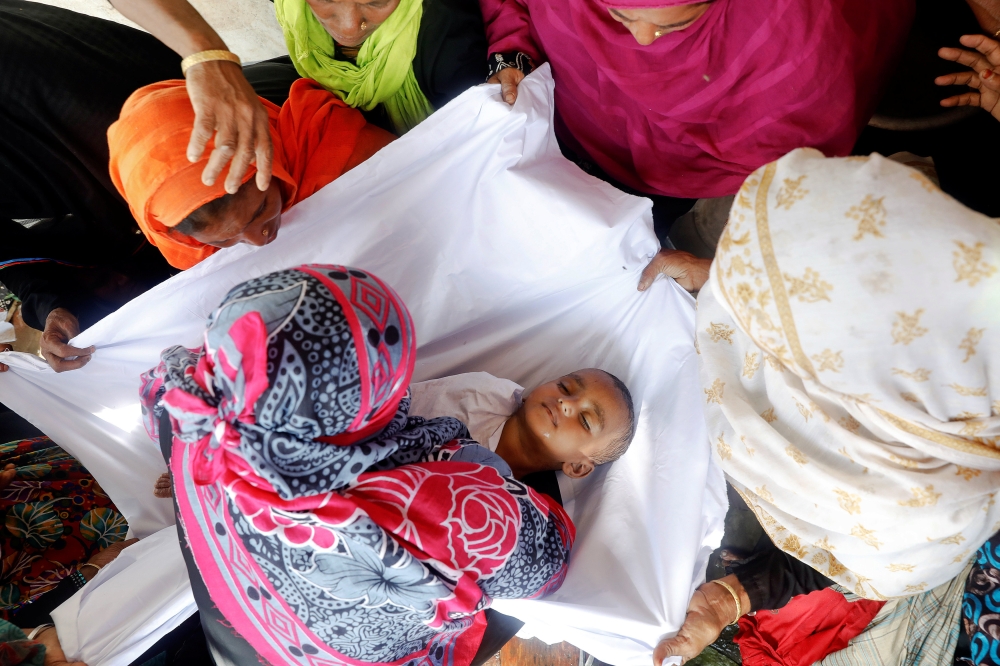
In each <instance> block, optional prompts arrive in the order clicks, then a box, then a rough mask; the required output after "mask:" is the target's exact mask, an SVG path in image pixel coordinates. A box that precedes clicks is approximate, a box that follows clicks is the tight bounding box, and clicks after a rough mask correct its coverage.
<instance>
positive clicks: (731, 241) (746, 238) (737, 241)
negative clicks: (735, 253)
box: [719, 229, 750, 275]
mask: <svg viewBox="0 0 1000 666" xmlns="http://www.w3.org/2000/svg"><path fill="white" fill-rule="evenodd" d="M749 242H750V232H749V231H747V232H746V233H744V234H743V235H742V236H740V237H739V238H734V237H733V234H732V231H731V230H729V229H727V230H726V233H724V234H722V238H721V239H719V249H720V250H721V251H722V253H724V254H728V253H729V251H730V250H732V249H733V246H734V245H746V244H747V243H749ZM736 259H739V257H736ZM741 275H742V273H741Z"/></svg>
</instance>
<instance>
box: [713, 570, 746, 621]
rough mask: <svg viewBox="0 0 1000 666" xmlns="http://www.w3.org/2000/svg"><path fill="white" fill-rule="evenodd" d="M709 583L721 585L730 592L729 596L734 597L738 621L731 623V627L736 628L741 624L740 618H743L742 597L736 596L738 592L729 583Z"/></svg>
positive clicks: (715, 581)
mask: <svg viewBox="0 0 1000 666" xmlns="http://www.w3.org/2000/svg"><path fill="white" fill-rule="evenodd" d="M708 582H709V583H715V584H716V585H721V586H722V587H724V588H726V589H727V590H729V594H731V595H733V601H735V602H736V619H735V620H733V621H732V622H730V623H729V626H730V627H732V626H735V625H737V624H739V623H740V618H741V617H743V604H741V603H740V595H738V594H736V590H734V589H733V586H732V585H730V584H729V583H727V582H725V581H722V580H718V579H716V580H710V581H708Z"/></svg>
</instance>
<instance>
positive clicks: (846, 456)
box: [837, 446, 857, 464]
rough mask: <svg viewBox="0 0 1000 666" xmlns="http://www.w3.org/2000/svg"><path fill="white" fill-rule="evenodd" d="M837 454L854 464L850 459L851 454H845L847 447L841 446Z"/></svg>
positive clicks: (852, 459)
mask: <svg viewBox="0 0 1000 666" xmlns="http://www.w3.org/2000/svg"><path fill="white" fill-rule="evenodd" d="M837 453H839V454H840V455H842V456H844V457H845V458H847V459H848V460H850V461H851V462H854V458H852V457H851V454H850V453H848V452H847V447H846V446H842V447H840V448H839V449H837ZM855 464H857V463H855Z"/></svg>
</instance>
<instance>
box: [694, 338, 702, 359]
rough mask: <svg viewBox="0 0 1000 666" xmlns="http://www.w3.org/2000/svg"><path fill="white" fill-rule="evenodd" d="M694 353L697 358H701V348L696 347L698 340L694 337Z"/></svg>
mask: <svg viewBox="0 0 1000 666" xmlns="http://www.w3.org/2000/svg"><path fill="white" fill-rule="evenodd" d="M694 353H695V354H697V355H698V356H701V347H699V346H698V338H697V337H695V339H694Z"/></svg>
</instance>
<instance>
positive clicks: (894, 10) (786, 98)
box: [480, 0, 913, 198]
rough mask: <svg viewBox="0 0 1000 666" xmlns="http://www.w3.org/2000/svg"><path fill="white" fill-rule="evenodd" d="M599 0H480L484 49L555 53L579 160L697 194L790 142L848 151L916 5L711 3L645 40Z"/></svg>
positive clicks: (632, 2)
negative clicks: (689, 20) (686, 21)
mask: <svg viewBox="0 0 1000 666" xmlns="http://www.w3.org/2000/svg"><path fill="white" fill-rule="evenodd" d="M603 1H604V0H480V4H481V6H482V9H483V16H484V18H485V19H486V25H487V28H486V31H487V38H488V40H489V43H490V52H491V53H493V52H506V51H523V52H525V53H527V54H528V55H530V56H531V57H532V58H533V59H534V60H535V62H536V63H539V64H540V63H542V62H545V61H548V62H550V63H551V65H552V71H553V75H554V77H555V82H556V92H555V99H556V131H557V133H558V134H559V136H560V138H561V139H562V140H563V141H565V142H566V143H567V145H568V146H569V147H570V148H572V149H573V150H575V151H577V152H578V153H579V154H580V156H581V157H587V158H589V159H591V160H592V161H593V162H594V163H596V164H597V165H599V166H600V167H601V168H603V169H604V170H605V171H606V172H607V173H608V174H610V175H611V176H612V177H614V178H616V179H618V180H619V181H621V182H622V183H624V184H626V185H629V186H631V187H633V188H635V189H638V190H641V191H643V192H649V193H651V194H661V195H667V196H675V197H691V198H693V197H715V196H722V195H725V194H733V193H735V192H736V191H737V189H739V186H740V184H741V183H742V182H743V180H744V179H745V178H746V177H747V176H748V175H749V174H750V173H751V172H753V171H754V170H755V169H757V168H758V167H760V166H762V165H764V164H767V163H768V162H771V161H773V160H776V159H778V158H779V157H781V156H782V155H784V154H785V153H788V152H789V151H791V150H793V149H795V148H800V147H804V146H808V147H813V148H818V149H819V150H821V151H823V152H824V153H826V154H827V155H846V154H848V153H849V152H850V150H851V148H852V147H853V145H854V142H855V141H856V139H857V136H858V134H859V132H860V131H861V129H862V127H863V126H864V125H865V123H866V122H867V121H868V118H869V117H870V115H871V113H872V112H873V110H874V107H875V104H876V102H877V101H878V100H877V96H878V93H879V90H880V88H881V85H882V83H883V82H884V81H885V79H886V77H887V75H888V74H889V73H890V72H889V71H888V70H889V68H890V67H891V66H892V65H893V64H894V61H895V58H896V56H897V55H898V53H899V51H900V50H901V49H902V45H903V43H904V41H905V37H906V34H907V32H908V30H909V26H910V23H911V21H912V15H913V0H878V1H877V2H871V1H870V0H716V1H715V2H714V3H713V4H712V5H711V6H710V7H709V9H708V11H706V12H705V14H704V15H703V16H702V17H701V18H700V19H698V20H697V21H696V22H695V23H694V25H692V26H690V27H689V28H687V29H685V30H683V31H680V32H675V33H670V34H667V35H664V36H663V37H660V38H659V39H657V40H656V41H655V42H653V44H651V45H650V46H640V45H639V44H638V43H637V42H636V41H635V39H634V38H633V37H632V35H631V33H629V32H628V30H627V29H626V28H625V26H623V25H622V24H621V23H618V22H617V21H615V20H614V19H613V18H612V17H611V16H610V14H609V13H608V10H607V8H606V7H604V6H602V5H601V2H603ZM651 1H652V0H622V4H623V5H624V6H640V5H642V6H645V5H646V3H650V2H651ZM669 3H670V0H666V1H665V2H657V3H656V4H658V5H659V6H664V5H666V4H669Z"/></svg>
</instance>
